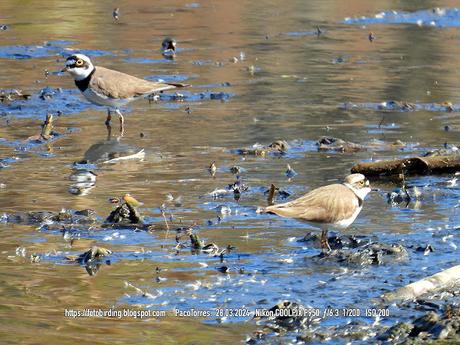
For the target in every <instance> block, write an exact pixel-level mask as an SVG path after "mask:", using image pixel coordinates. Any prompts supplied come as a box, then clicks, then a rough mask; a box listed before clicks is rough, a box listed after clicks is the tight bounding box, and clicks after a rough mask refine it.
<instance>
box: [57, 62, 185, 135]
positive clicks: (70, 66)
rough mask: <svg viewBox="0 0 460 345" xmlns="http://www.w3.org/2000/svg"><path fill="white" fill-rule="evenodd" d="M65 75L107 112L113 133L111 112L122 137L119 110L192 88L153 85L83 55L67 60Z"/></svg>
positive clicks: (162, 84)
mask: <svg viewBox="0 0 460 345" xmlns="http://www.w3.org/2000/svg"><path fill="white" fill-rule="evenodd" d="M62 72H68V73H69V74H70V75H71V76H72V77H73V78H74V80H75V85H76V86H77V88H78V89H79V90H80V91H81V93H82V94H83V96H85V98H86V99H87V100H88V101H90V102H91V103H93V104H96V105H100V106H106V107H107V109H108V114H107V119H106V121H105V124H106V126H107V129H108V130H109V132H110V130H111V126H110V121H111V119H112V116H111V113H112V110H113V111H114V112H115V113H116V114H117V115H118V117H119V120H120V134H121V135H123V133H124V117H123V114H122V113H121V111H120V109H119V108H120V107H121V106H123V105H126V104H127V103H129V102H132V101H134V100H136V99H138V98H140V97H144V96H148V95H151V94H155V93H160V92H163V91H166V90H172V89H176V88H180V87H186V86H189V85H187V84H182V83H163V82H152V81H148V80H144V79H140V78H137V77H134V76H132V75H129V74H126V73H122V72H118V71H115V70H112V69H108V68H105V67H102V66H95V65H93V63H92V62H91V59H90V58H89V57H88V56H86V55H83V54H73V55H71V56H69V57H68V58H67V59H66V62H65V67H64V69H63V70H62Z"/></svg>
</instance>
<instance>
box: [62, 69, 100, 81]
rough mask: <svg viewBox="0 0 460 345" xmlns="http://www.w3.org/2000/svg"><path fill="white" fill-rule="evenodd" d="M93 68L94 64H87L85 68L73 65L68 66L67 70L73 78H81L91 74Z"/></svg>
mask: <svg viewBox="0 0 460 345" xmlns="http://www.w3.org/2000/svg"><path fill="white" fill-rule="evenodd" d="M93 70H94V66H93V65H91V66H88V67H87V68H79V67H74V68H69V69H68V72H69V73H70V74H71V75H72V77H73V78H74V79H75V80H77V81H78V80H83V79H86V78H88V76H89V75H90V74H91V72H92V71H93Z"/></svg>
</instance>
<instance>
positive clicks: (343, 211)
mask: <svg viewBox="0 0 460 345" xmlns="http://www.w3.org/2000/svg"><path fill="white" fill-rule="evenodd" d="M370 191H371V188H370V187H369V181H368V180H366V177H365V176H364V175H362V174H351V175H348V176H347V177H345V180H344V182H343V183H342V184H339V183H336V184H331V185H327V186H323V187H319V188H316V189H314V190H312V191H310V192H309V193H307V194H305V195H304V196H302V197H300V198H298V199H295V200H292V201H290V202H286V203H283V204H278V205H272V206H268V207H265V208H261V209H259V210H258V212H259V213H272V214H276V215H278V216H281V217H287V218H296V219H300V220H303V221H307V222H308V223H311V224H312V225H314V226H317V227H320V228H321V230H322V232H321V248H322V249H323V251H326V250H330V249H331V248H330V246H329V243H328V240H327V230H328V227H329V226H331V227H335V228H339V229H345V228H347V227H349V226H350V225H351V224H352V223H353V222H354V220H355V219H356V217H357V216H358V214H359V212H361V209H362V207H363V202H364V198H365V197H366V195H367V194H368V193H369V192H370Z"/></svg>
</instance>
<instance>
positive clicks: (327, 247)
mask: <svg viewBox="0 0 460 345" xmlns="http://www.w3.org/2000/svg"><path fill="white" fill-rule="evenodd" d="M321 249H322V250H323V253H327V252H330V251H331V246H330V245H329V241H328V239H327V228H323V229H322V231H321Z"/></svg>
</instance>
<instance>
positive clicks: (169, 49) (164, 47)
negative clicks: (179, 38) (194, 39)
mask: <svg viewBox="0 0 460 345" xmlns="http://www.w3.org/2000/svg"><path fill="white" fill-rule="evenodd" d="M176 46H177V42H176V40H175V39H174V38H170V37H166V38H165V39H164V40H163V42H162V43H161V54H163V56H164V57H165V58H167V59H174V58H175V57H176Z"/></svg>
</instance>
